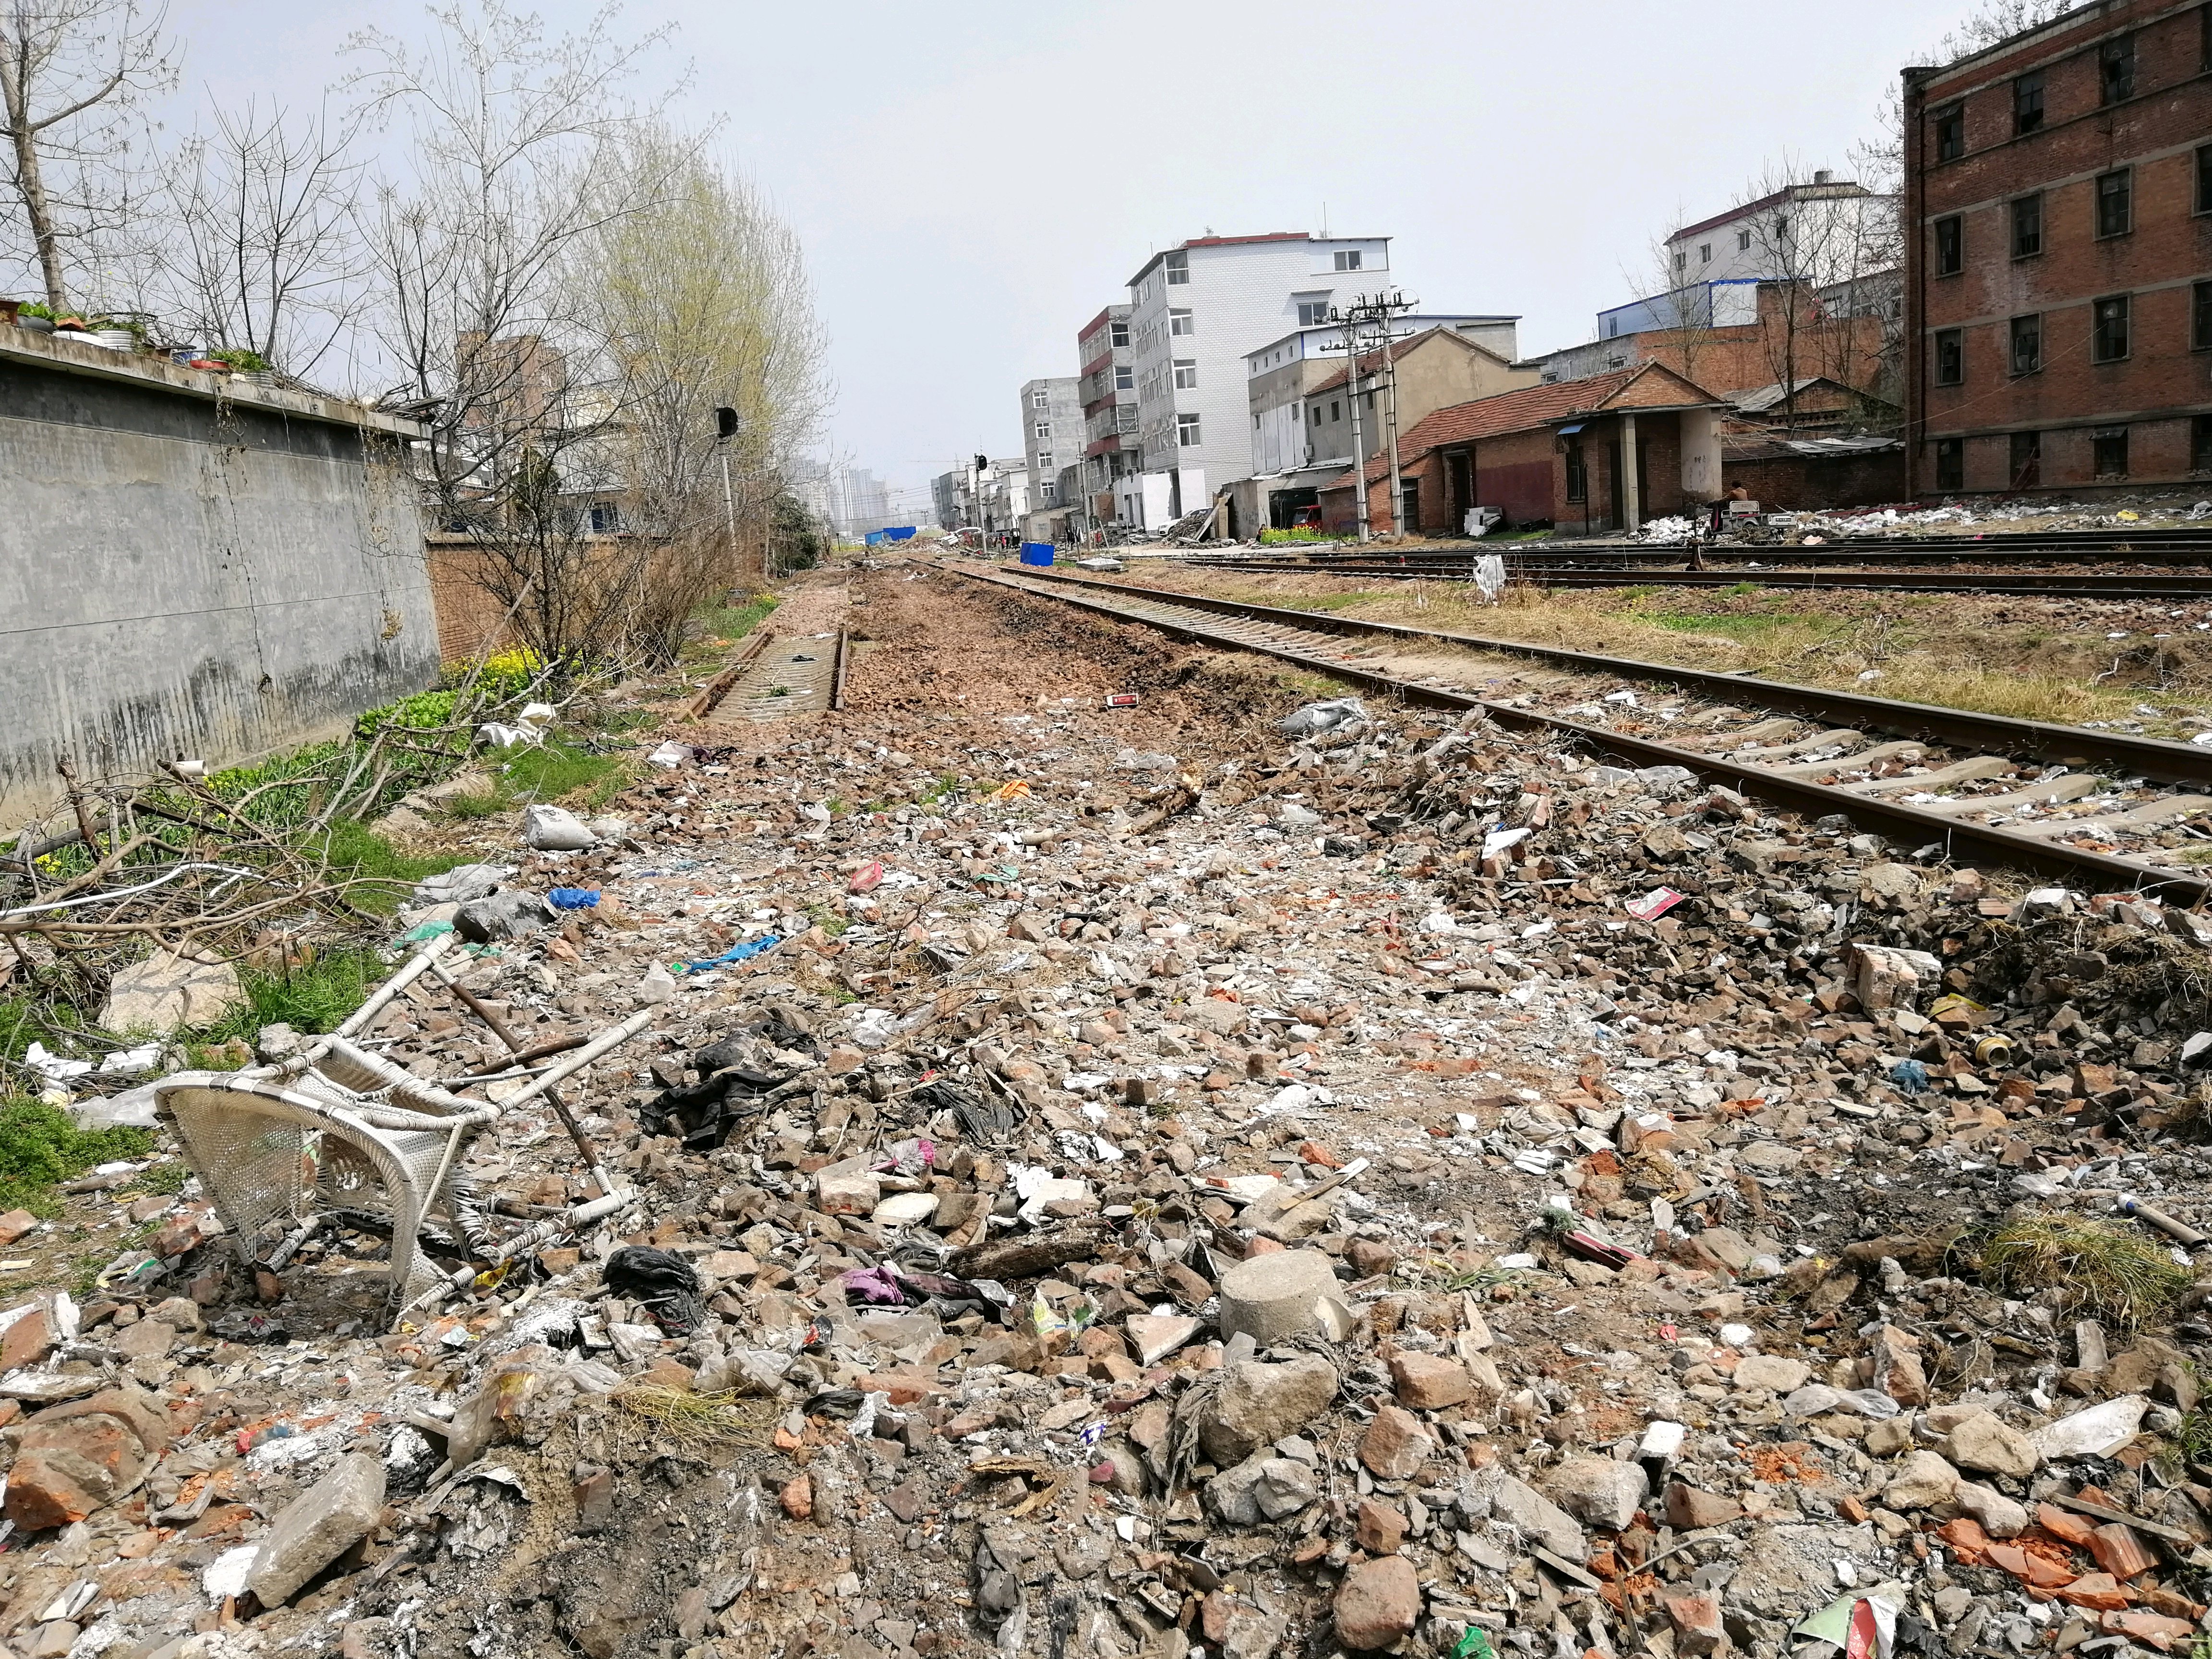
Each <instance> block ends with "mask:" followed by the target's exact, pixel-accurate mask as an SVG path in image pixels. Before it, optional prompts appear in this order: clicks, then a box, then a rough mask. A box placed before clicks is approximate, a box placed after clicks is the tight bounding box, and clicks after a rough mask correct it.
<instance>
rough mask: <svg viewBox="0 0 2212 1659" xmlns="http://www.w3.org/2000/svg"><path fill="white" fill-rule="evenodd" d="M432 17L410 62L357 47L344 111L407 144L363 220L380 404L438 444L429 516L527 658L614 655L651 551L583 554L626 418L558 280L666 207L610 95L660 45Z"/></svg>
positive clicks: (490, 19)
mask: <svg viewBox="0 0 2212 1659" xmlns="http://www.w3.org/2000/svg"><path fill="white" fill-rule="evenodd" d="M431 15H432V17H433V19H434V21H435V24H436V25H437V32H436V34H435V38H434V40H433V41H432V42H431V44H430V45H429V46H428V47H427V48H426V49H424V50H422V51H421V52H416V51H413V50H410V48H409V47H408V46H406V45H405V44H404V43H403V42H401V41H399V40H396V39H394V38H393V37H392V36H390V35H387V34H385V33H381V32H380V31H376V30H374V29H372V30H368V31H366V32H364V33H361V34H358V35H356V37H354V39H353V40H352V41H350V42H349V46H348V50H349V52H352V53H354V54H355V55H356V56H357V57H358V58H360V59H361V60H362V67H361V68H360V69H359V70H357V71H356V73H355V74H353V75H352V76H349V78H348V80H347V82H346V83H345V84H346V87H347V88H348V90H349V91H350V92H351V93H352V94H353V95H354V96H355V97H356V100H357V103H356V108H357V109H358V110H359V112H361V113H362V115H363V117H364V118H368V119H372V120H374V121H377V122H379V123H398V124H400V125H403V126H404V131H405V136H406V137H407V140H408V164H409V167H408V172H409V176H408V177H406V178H405V179H404V180H398V181H385V182H381V183H380V184H379V185H377V187H376V189H375V191H374V197H373V200H372V201H371V202H370V203H369V204H368V207H367V208H366V210H365V214H364V217H365V220H366V234H367V240H368V250H369V255H370V259H371V262H372V264H373V266H374V273H375V281H376V284H377V288H378V290H379V293H378V303H377V306H376V307H375V310H374V313H372V325H371V326H372V328H373V331H374V336H375V341H376V345H377V348H378V349H380V351H381V352H382V353H383V355H384V356H385V358H386V361H387V362H388V363H389V365H390V366H391V370H392V374H393V375H394V376H395V378H396V380H397V382H398V384H397V385H396V386H395V387H394V388H393V390H392V392H390V393H388V394H387V395H386V403H387V404H398V405H401V406H404V407H405V408H407V409H408V410H410V412H412V413H414V414H416V416H419V417H420V418H422V419H423V420H424V421H425V422H426V423H427V424H428V426H429V428H430V430H431V436H430V439H429V441H428V443H427V445H425V446H423V447H421V448H420V450H419V451H418V455H419V459H420V461H421V464H422V469H423V472H424V478H423V483H424V485H425V489H426V490H427V493H428V495H429V496H430V498H431V508H430V510H431V512H432V513H433V514H434V515H435V519H436V520H437V521H438V523H439V524H440V525H441V526H443V527H444V528H445V529H446V530H447V531H449V532H455V533H458V534H459V535H461V536H463V537H465V538H467V541H468V542H469V544H471V551H472V554H473V557H474V567H473V570H472V572H471V579H472V580H476V581H477V582H478V583H479V585H480V586H483V588H484V590H485V591H486V592H489V595H490V597H491V598H492V599H494V600H495V602H496V603H498V604H499V605H500V606H501V608H502V609H503V610H504V611H507V614H509V615H511V616H512V617H513V619H514V625H515V627H516V628H517V629H518V631H520V633H521V635H523V637H524V639H525V640H526V642H527V643H528V644H530V645H531V646H532V647H534V648H535V649H537V650H538V651H539V652H541V653H544V655H545V656H546V657H547V658H549V659H555V660H562V661H568V660H574V659H580V658H581V657H583V656H586V655H588V654H590V653H591V652H592V650H593V649H594V648H595V647H600V646H604V645H605V644H606V643H608V642H609V641H611V639H612V638H613V637H614V635H615V632H616V623H617V619H618V617H620V615H621V613H622V611H623V607H624V605H626V604H627V602H628V599H629V594H630V593H631V592H632V591H633V590H634V589H635V585H636V581H637V579H638V576H639V574H640V572H641V568H642V565H643V561H644V544H643V542H642V541H639V542H637V543H636V544H634V545H632V544H623V545H621V546H620V547H619V548H618V550H617V552H616V553H611V552H610V550H609V549H608V547H607V546H606V545H605V544H593V543H592V540H591V531H592V524H591V517H592V513H591V508H592V504H593V498H594V497H597V496H599V495H619V494H620V493H621V485H622V480H621V478H620V477H619V476H618V474H617V473H616V472H615V471H612V470H611V469H610V468H609V466H608V465H607V464H606V459H605V458H606V455H607V453H608V446H607V443H606V440H607V439H608V437H609V436H610V435H611V434H614V433H616V432H617V431H618V430H619V429H620V428H621V425H622V423H623V420H624V419H625V418H626V416H627V413H628V411H627V410H626V409H625V408H624V407H623V403H622V397H623V388H622V387H621V386H619V385H618V384H616V383H613V382H611V381H610V380H608V379H607V378H606V377H605V375H604V374H601V373H599V371H600V370H601V368H603V361H604V350H603V346H604V342H603V341H602V340H601V339H600V338H599V337H598V336H597V335H596V333H595V331H594V330H593V328H592V317H591V314H590V312H591V307H590V306H589V305H588V304H587V303H586V299H585V296H583V295H580V294H579V293H578V292H577V291H576V289H575V287H574V283H570V282H568V281H567V280H565V279H566V278H567V276H568V275H569V273H570V272H571V271H572V270H573V269H574V266H575V264H576V259H577V256H578V254H579V252H580V249H582V248H583V247H584V246H586V244H588V243H589V242H590V241H591V240H592V239H594V238H597V237H599V236H601V235H603V234H605V233H606V232H607V231H608V230H609V229H610V228H611V227H612V226H613V225H615V224H616V223H617V222H620V221H621V220H622V219H623V217H624V216H627V215H629V214H631V213H635V212H636V211H638V210H640V209H641V208H642V207H644V206H645V205H647V203H649V202H650V201H651V200H652V199H653V196H654V194H655V192H656V191H657V188H658V185H657V184H656V182H655V181H653V180H652V179H648V178H647V177H645V176H643V175H641V174H639V173H634V172H633V173H624V172H623V170H622V168H621V167H620V165H619V163H620V161H621V159H622V157H621V152H620V150H619V148H618V145H619V142H620V141H621V139H622V138H623V137H624V135H625V134H626V133H627V132H628V131H629V130H630V129H631V128H632V127H633V126H634V125H635V123H636V121H637V119H638V116H637V114H636V112H635V111H634V110H633V109H632V108H631V107H630V106H629V105H628V104H627V103H626V102H625V101H624V100H623V99H622V98H621V97H620V96H619V93H620V89H621V88H622V85H623V82H624V81H626V80H627V79H628V78H629V76H631V75H632V74H633V73H634V72H635V70H636V69H637V67H638V65H639V61H640V59H641V58H642V57H643V56H644V55H645V54H646V53H647V52H648V51H650V50H651V49H652V48H653V46H656V45H658V44H659V42H660V41H661V40H662V39H663V38H664V35H665V31H653V32H652V33H647V34H646V35H644V36H641V37H636V38H633V39H629V40H622V39H618V38H617V35H616V33H615V31H614V27H613V21H614V10H613V9H612V7H611V6H610V7H606V8H604V9H601V10H600V11H599V13H597V14H596V15H594V16H593V17H592V19H591V20H590V21H589V22H588V23H587V24H586V26H585V27H583V28H582V29H581V30H580V31H579V32H577V33H573V34H568V35H565V36H562V37H560V38H558V39H554V40H548V39H546V38H545V36H544V32H543V29H542V27H541V26H540V25H539V23H538V21H537V20H536V19H535V18H532V17H526V16H523V15H519V14H517V13H515V12H513V11H512V10H510V9H507V6H506V5H505V4H504V3H503V0H465V3H462V4H459V5H455V6H453V7H450V8H448V9H443V10H439V11H435V12H433V13H432V14H431ZM617 555H618V556H617Z"/></svg>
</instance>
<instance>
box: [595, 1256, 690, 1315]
mask: <svg viewBox="0 0 2212 1659" xmlns="http://www.w3.org/2000/svg"><path fill="white" fill-rule="evenodd" d="M599 1276H600V1277H601V1278H602V1279H605V1280H606V1285H607V1288H608V1289H609V1290H611V1291H613V1292H614V1293H615V1294H616V1295H617V1296H619V1297H622V1298H623V1300H624V1301H627V1302H635V1303H637V1304H639V1305H641V1307H643V1308H644V1310H646V1311H647V1313H649V1314H651V1315H652V1316H653V1322H654V1323H656V1324H658V1325H659V1327H660V1328H661V1329H662V1330H664V1331H665V1332H667V1333H668V1334H669V1335H671V1336H689V1335H690V1334H691V1333H692V1332H694V1331H696V1330H697V1329H698V1328H699V1327H700V1326H702V1325H703V1324H705V1323H706V1322H707V1303H706V1299H705V1298H704V1297H702V1296H701V1295H700V1293H699V1275H698V1274H697V1273H695V1272H694V1271H693V1270H692V1267H691V1264H690V1262H688V1261H685V1260H684V1258H683V1257H682V1256H680V1255H672V1254H671V1253H670V1252H669V1251H666V1250H656V1249H652V1248H651V1247H649V1246H647V1245H643V1244H626V1245H624V1246H623V1248H622V1249H619V1250H617V1251H616V1252H615V1253H614V1254H613V1255H611V1256H609V1257H608V1258H607V1259H606V1263H605V1266H604V1267H601V1268H600V1269H599Z"/></svg>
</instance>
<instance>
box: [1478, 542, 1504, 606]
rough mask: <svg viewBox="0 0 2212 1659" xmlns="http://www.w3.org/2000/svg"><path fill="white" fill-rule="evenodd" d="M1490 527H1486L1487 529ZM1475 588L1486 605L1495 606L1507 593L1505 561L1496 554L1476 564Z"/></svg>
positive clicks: (1487, 554)
mask: <svg viewBox="0 0 2212 1659" xmlns="http://www.w3.org/2000/svg"><path fill="white" fill-rule="evenodd" d="M1488 527H1489V526H1484V528H1485V529H1487V528H1488ZM1474 586H1475V588H1476V590H1477V591H1478V592H1480V593H1481V595H1482V597H1483V599H1484V600H1485V602H1486V603H1487V604H1491V605H1495V604H1497V603H1498V595H1499V594H1500V593H1503V592H1504V591H1505V561H1504V559H1502V558H1500V557H1499V556H1498V555H1497V554H1495V553H1486V554H1484V555H1483V556H1481V557H1480V558H1479V559H1477V560H1476V561H1475V562H1474Z"/></svg>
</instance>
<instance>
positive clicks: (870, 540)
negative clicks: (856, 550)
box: [860, 530, 884, 547]
mask: <svg viewBox="0 0 2212 1659" xmlns="http://www.w3.org/2000/svg"><path fill="white" fill-rule="evenodd" d="M860 540H861V541H862V542H863V543H864V544H866V545H867V546H869V547H879V546H881V545H882V544H883V541H884V532H882V531H880V530H871V531H870V532H868V533H867V534H866V535H865V536H863V537H861V538H860Z"/></svg>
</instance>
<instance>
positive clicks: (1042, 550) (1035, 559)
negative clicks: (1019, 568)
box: [1022, 542, 1052, 564]
mask: <svg viewBox="0 0 2212 1659" xmlns="http://www.w3.org/2000/svg"><path fill="white" fill-rule="evenodd" d="M1022 562H1023V563H1024V564H1050V563H1051V562H1052V544H1051V543H1050V542H1024V543H1023V544H1022Z"/></svg>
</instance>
